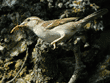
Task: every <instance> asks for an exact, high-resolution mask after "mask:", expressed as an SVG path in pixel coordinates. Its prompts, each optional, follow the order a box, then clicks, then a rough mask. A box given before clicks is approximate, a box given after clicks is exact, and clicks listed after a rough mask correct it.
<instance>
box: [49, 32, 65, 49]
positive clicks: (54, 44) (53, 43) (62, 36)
mask: <svg viewBox="0 0 110 83" xmlns="http://www.w3.org/2000/svg"><path fill="white" fill-rule="evenodd" d="M64 36H65V34H64V33H62V34H61V37H60V38H58V39H56V40H54V41H53V42H51V45H53V46H54V49H55V48H56V42H58V41H60V40H61V39H63V38H64Z"/></svg>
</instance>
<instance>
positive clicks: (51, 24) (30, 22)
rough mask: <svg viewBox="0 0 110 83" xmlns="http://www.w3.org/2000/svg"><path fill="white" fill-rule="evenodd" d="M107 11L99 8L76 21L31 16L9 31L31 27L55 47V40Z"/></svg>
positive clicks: (69, 34)
mask: <svg viewBox="0 0 110 83" xmlns="http://www.w3.org/2000/svg"><path fill="white" fill-rule="evenodd" d="M107 12H108V10H107V9H101V10H98V11H96V12H94V13H92V14H90V15H88V16H86V17H85V18H83V19H81V20H79V21H77V20H78V17H75V18H74V17H71V18H63V19H56V20H49V21H44V20H42V19H40V18H38V17H35V16H33V17H29V18H27V19H25V20H24V21H23V22H22V23H21V24H20V25H17V26H15V27H14V28H13V29H12V31H11V33H12V32H13V31H14V30H16V29H17V28H19V27H24V26H26V27H27V28H29V29H31V30H32V31H33V32H34V33H35V34H36V35H37V36H38V37H39V38H41V39H43V40H44V41H46V42H49V43H51V44H52V45H54V48H56V45H55V43H56V42H61V41H64V40H67V39H69V38H70V37H72V36H73V35H74V34H75V33H76V32H77V31H80V29H81V28H83V27H84V26H85V25H86V24H87V23H88V22H89V21H91V20H94V19H95V18H97V17H100V16H101V15H104V14H106V13H107ZM75 20H76V21H75Z"/></svg>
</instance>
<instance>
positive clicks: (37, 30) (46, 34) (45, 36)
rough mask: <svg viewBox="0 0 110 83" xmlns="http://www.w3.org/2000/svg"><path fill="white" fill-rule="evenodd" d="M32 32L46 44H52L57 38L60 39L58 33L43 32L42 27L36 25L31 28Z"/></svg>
mask: <svg viewBox="0 0 110 83" xmlns="http://www.w3.org/2000/svg"><path fill="white" fill-rule="evenodd" d="M33 32H34V33H35V34H36V35H37V36H38V37H39V38H41V39H43V40H44V41H46V42H52V41H54V40H55V39H57V38H60V34H59V33H58V32H55V31H54V32H53V31H51V30H45V29H44V27H42V26H40V25H38V26H35V27H34V28H33Z"/></svg>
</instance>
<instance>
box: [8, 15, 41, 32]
mask: <svg viewBox="0 0 110 83" xmlns="http://www.w3.org/2000/svg"><path fill="white" fill-rule="evenodd" d="M41 22H43V20H42V19H40V18H38V17H36V16H32V17H28V18H26V19H25V20H24V21H23V22H22V23H21V24H20V25H17V26H15V27H14V28H13V29H12V30H11V32H10V33H12V32H13V31H14V30H17V29H18V28H20V27H28V28H29V29H31V30H32V29H33V27H34V26H36V25H37V24H39V23H41Z"/></svg>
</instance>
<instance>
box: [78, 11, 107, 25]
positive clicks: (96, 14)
mask: <svg viewBox="0 0 110 83" xmlns="http://www.w3.org/2000/svg"><path fill="white" fill-rule="evenodd" d="M107 12H108V9H101V10H98V11H96V12H94V13H92V14H90V15H88V16H86V17H85V18H83V19H81V20H79V22H78V23H79V24H81V26H82V27H83V26H84V25H86V24H87V23H88V22H89V21H91V20H93V19H95V18H97V17H100V16H102V15H104V14H106V13H107Z"/></svg>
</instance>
